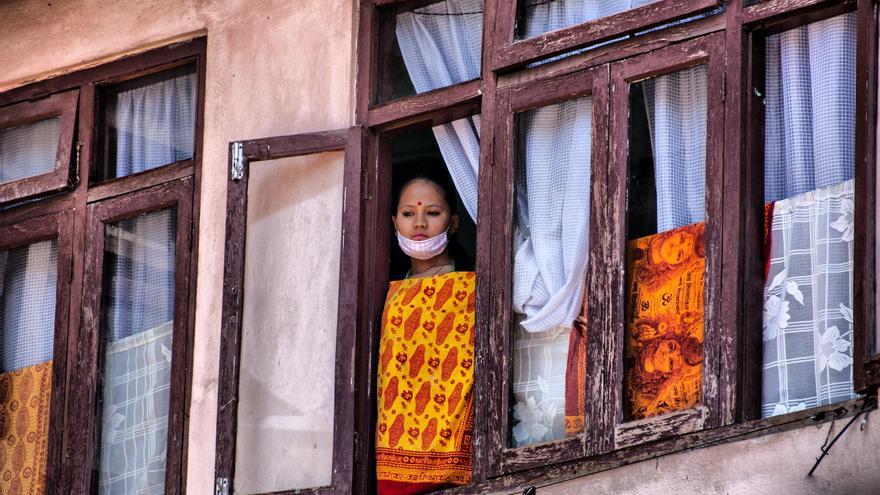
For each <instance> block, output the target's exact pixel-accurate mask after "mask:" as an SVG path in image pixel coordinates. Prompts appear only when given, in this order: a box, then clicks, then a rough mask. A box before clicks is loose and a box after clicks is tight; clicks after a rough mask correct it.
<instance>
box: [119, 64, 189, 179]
mask: <svg viewBox="0 0 880 495" xmlns="http://www.w3.org/2000/svg"><path fill="white" fill-rule="evenodd" d="M178 72H180V75H177V76H175V77H172V78H170V79H165V80H162V81H158V82H151V83H148V84H144V83H143V82H142V81H134V82H131V83H125V86H124V87H125V89H123V90H122V91H120V92H119V93H118V95H117V99H116V111H115V114H114V117H115V124H116V177H123V176H126V175H130V174H134V173H137V172H143V171H145V170H150V169H152V168H156V167H160V166H162V165H168V164H169V163H174V162H176V161H180V160H186V159H188V158H192V156H193V139H194V138H195V123H196V118H195V115H196V76H195V74H193V73H192V72H189V71H188V70H187V69H186V68H184V69H179V70H178ZM128 86H130V87H128Z"/></svg>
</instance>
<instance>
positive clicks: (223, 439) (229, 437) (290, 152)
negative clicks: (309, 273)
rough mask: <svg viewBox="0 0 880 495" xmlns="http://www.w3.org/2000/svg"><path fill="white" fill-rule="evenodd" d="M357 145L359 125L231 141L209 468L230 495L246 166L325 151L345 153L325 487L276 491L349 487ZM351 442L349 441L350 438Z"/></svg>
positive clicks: (357, 270)
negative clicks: (212, 450)
mask: <svg viewBox="0 0 880 495" xmlns="http://www.w3.org/2000/svg"><path fill="white" fill-rule="evenodd" d="M236 147H241V163H240V169H237V170H240V172H238V171H236V172H232V171H233V170H234V169H236V167H237V166H238V164H237V163H236V160H237V159H236V151H235V150H236ZM362 149H363V135H362V130H361V128H359V127H352V128H351V129H342V130H335V131H326V132H315V133H307V134H294V135H288V136H276V137H271V138H261V139H252V140H247V141H242V142H234V143H230V150H229V167H230V168H229V170H230V171H231V172H230V175H229V179H228V182H227V200H226V201H227V207H226V208H227V216H226V246H225V257H224V267H223V272H224V289H223V310H222V311H223V316H222V321H223V327H222V329H221V333H220V336H221V340H220V375H219V389H218V409H217V447H216V458H215V465H214V472H215V477H216V482H217V485H218V487H219V486H227V487H229V488H230V493H231V490H232V486H233V483H234V476H235V451H236V442H237V431H238V404H239V390H238V389H239V373H240V368H241V340H242V321H243V314H244V269H245V266H244V265H245V249H246V245H245V244H246V242H245V241H246V238H247V207H248V180H249V176H250V167H251V165H252V164H253V163H256V162H260V161H267V160H278V159H282V158H290V157H297V156H306V155H313V154H317V153H324V152H329V151H344V152H345V171H344V176H343V191H344V192H343V204H342V208H343V214H342V218H343V221H342V222H343V224H342V246H341V258H340V259H341V261H340V270H339V303H338V319H337V329H336V337H337V339H336V355H335V363H336V366H335V375H334V384H335V385H334V422H333V424H334V428H333V457H332V476H331V484H330V485H329V486H324V487H316V488H308V489H296V490H283V491H280V492H273V495H282V494H291V495H292V494H314V495H319V494H320V495H325V494H339V495H342V494H347V493H351V489H352V474H353V470H354V463H353V461H354V459H355V449H356V448H357V445H358V442H357V437H356V435H355V428H354V420H355V409H354V408H355V389H356V384H355V382H354V372H355V369H354V360H355V348H356V346H357V340H358V339H359V338H361V337H360V336H359V334H358V332H357V322H358V315H359V314H361V313H362V312H363V311H362V309H361V305H362V304H363V301H362V298H360V297H351V295H352V294H359V293H360V292H361V289H360V286H361V284H362V283H363V282H362V276H361V271H362V269H363V268H362V265H363V263H364V262H363V259H362V257H361V255H360V251H361V250H363V249H365V247H364V244H363V242H362V240H361V230H362V228H363V227H362V215H363V214H362V213H361V211H362V198H361V193H362V189H361V181H362V175H363V172H362V163H363V159H362V158H363V157H362ZM352 439H354V441H353V440H352Z"/></svg>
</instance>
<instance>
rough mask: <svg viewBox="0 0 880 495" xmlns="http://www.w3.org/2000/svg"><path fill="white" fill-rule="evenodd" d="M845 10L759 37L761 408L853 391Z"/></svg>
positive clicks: (848, 20) (851, 106) (849, 41)
mask: <svg viewBox="0 0 880 495" xmlns="http://www.w3.org/2000/svg"><path fill="white" fill-rule="evenodd" d="M855 34H856V17H855V13H850V14H844V15H840V16H837V17H832V18H830V19H826V20H823V21H819V22H815V23H812V24H808V25H806V26H802V27H799V28H795V29H792V30H789V31H785V32H783V33H780V34H777V35H774V36H771V37H769V38H768V39H767V42H766V97H765V102H764V103H765V138H764V139H765V142H764V148H765V175H764V183H765V186H764V187H765V200H766V201H775V200H780V199H781V198H786V199H781V200H780V201H776V202H775V203H774V206H773V216H772V224H771V225H772V228H771V232H770V239H769V242H770V250H771V253H770V259H769V260H768V262H769V272H768V278H767V281H766V285H765V291H764V325H763V327H764V334H763V338H764V356H763V363H764V364H763V367H764V380H763V401H762V414H763V415H764V416H765V417H767V416H774V415H777V414H784V413H787V412H792V411H797V410H803V409H805V408H809V407H815V406H818V405H822V404H830V403H833V402H838V401H842V400H847V399H850V398H853V397H855V395H854V393H853V383H852V307H853V299H852V297H853V296H852V294H853V285H852V270H853V258H852V257H853V246H852V243H853V238H854V232H853V199H854V198H853V187H854V186H853V174H854V166H855V91H856V88H855V54H856V36H855Z"/></svg>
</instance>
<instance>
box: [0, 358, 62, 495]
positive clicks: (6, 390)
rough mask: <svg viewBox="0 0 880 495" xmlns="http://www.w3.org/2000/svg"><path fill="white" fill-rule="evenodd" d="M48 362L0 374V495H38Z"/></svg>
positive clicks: (40, 491)
mask: <svg viewBox="0 0 880 495" xmlns="http://www.w3.org/2000/svg"><path fill="white" fill-rule="evenodd" d="M51 397H52V361H46V362H45V363H40V364H37V365H34V366H28V367H26V368H21V369H18V370H15V371H10V372H7V373H3V374H0V421H2V423H0V424H2V428H0V433H2V437H0V442H2V443H0V493H15V494H21V495H42V494H43V492H44V491H45V485H46V454H47V450H48V448H49V405H50V401H51Z"/></svg>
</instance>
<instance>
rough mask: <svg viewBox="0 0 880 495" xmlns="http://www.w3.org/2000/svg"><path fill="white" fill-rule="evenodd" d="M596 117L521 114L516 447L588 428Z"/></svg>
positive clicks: (577, 106) (560, 108)
mask: <svg viewBox="0 0 880 495" xmlns="http://www.w3.org/2000/svg"><path fill="white" fill-rule="evenodd" d="M592 111H593V102H592V98H590V97H583V98H578V99H575V100H571V101H566V102H563V103H558V104H555V105H549V106H545V107H541V108H536V109H534V110H529V111H526V112H523V113H521V114H519V115H518V116H517V166H516V176H515V184H514V186H515V193H514V204H515V206H514V208H515V210H514V241H513V242H514V245H513V257H514V261H513V263H514V266H513V297H512V299H513V312H514V328H513V375H512V376H513V382H512V393H513V397H512V400H511V404H512V409H511V411H510V414H511V423H510V424H511V425H513V426H512V430H511V432H510V434H511V438H510V442H511V445H512V446H514V447H521V446H525V445H529V444H532V443H538V442H544V441H549V440H556V439H560V438H563V437H565V436H566V435H571V434H576V433H579V432H580V431H581V430H582V429H583V424H584V407H585V402H584V400H583V397H582V395H583V394H579V391H580V390H584V391H585V390H586V385H585V383H586V382H585V380H586V377H585V372H586V360H585V354H584V351H585V348H584V347H582V344H584V343H585V342H586V340H585V338H584V329H583V328H582V327H581V326H576V327H575V328H573V326H574V322H575V319H576V318H578V316H579V315H581V312H582V310H583V306H584V286H585V280H586V273H587V263H588V258H589V234H590V174H591V163H590V161H591V153H590V151H591V130H592ZM579 396H580V397H579ZM568 397H571V400H567V398H568Z"/></svg>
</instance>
